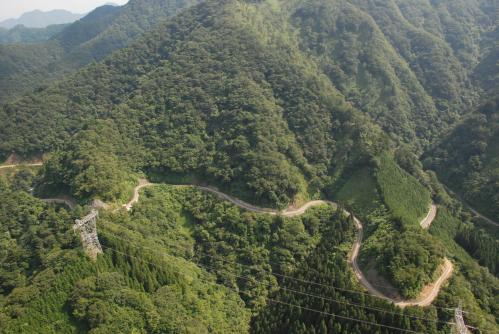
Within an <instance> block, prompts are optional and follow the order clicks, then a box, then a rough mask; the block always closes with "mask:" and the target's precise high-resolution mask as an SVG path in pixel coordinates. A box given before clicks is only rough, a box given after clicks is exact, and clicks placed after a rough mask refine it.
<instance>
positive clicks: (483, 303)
mask: <svg viewBox="0 0 499 334" xmlns="http://www.w3.org/2000/svg"><path fill="white" fill-rule="evenodd" d="M462 228H470V226H464V224H463V223H462V221H461V219H460V217H459V214H458V212H453V211H452V210H450V209H449V208H447V207H441V208H440V209H439V212H438V215H437V218H436V219H435V221H434V222H433V224H432V226H431V228H430V232H431V234H432V235H433V236H434V237H435V238H438V239H439V240H440V241H441V242H442V243H443V245H444V246H445V248H446V250H447V253H448V256H450V257H451V259H452V260H453V262H454V263H457V266H458V267H457V268H458V272H455V274H454V278H453V279H452V280H451V282H450V286H449V288H448V289H446V290H444V291H443V292H442V293H441V294H440V295H439V297H438V299H437V300H436V305H437V306H443V305H449V304H458V303H459V302H462V303H464V305H465V306H466V308H467V309H468V310H469V312H470V313H469V314H468V316H467V320H468V322H472V323H474V324H475V325H476V326H477V327H479V328H481V330H482V331H487V330H490V331H494V330H495V328H497V319H498V316H499V308H498V307H497V305H498V293H497V292H498V288H497V287H498V284H499V282H498V279H497V278H496V277H494V276H493V275H491V274H490V272H489V270H488V269H486V268H484V267H481V266H479V265H478V263H477V262H476V261H475V260H474V259H473V258H472V257H471V256H470V254H468V253H467V252H466V250H465V249H463V248H462V247H461V246H460V245H459V244H458V243H457V242H456V241H455V239H456V237H457V235H458V233H459V231H460V230H461V229H462Z"/></svg>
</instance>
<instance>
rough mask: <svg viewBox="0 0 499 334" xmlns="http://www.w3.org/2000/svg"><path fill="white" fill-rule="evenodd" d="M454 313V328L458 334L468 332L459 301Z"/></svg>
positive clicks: (466, 333)
mask: <svg viewBox="0 0 499 334" xmlns="http://www.w3.org/2000/svg"><path fill="white" fill-rule="evenodd" d="M454 315H455V318H456V328H457V332H458V334H468V333H469V332H468V328H467V327H466V325H465V324H464V318H463V310H462V308H461V303H459V306H458V307H457V308H456V311H455V313H454Z"/></svg>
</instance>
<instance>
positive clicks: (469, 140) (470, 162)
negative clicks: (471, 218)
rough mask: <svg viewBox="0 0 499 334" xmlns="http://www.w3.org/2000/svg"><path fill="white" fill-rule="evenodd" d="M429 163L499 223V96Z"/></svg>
mask: <svg viewBox="0 0 499 334" xmlns="http://www.w3.org/2000/svg"><path fill="white" fill-rule="evenodd" d="M426 163H427V165H428V166H429V167H430V168H432V169H435V170H436V171H437V172H438V173H439V175H441V177H442V179H443V181H444V182H445V183H446V184H448V185H449V186H450V187H451V188H452V189H453V190H455V191H457V192H458V193H460V194H461V195H462V197H463V198H464V199H465V200H466V201H468V202H469V203H470V204H472V206H473V207H475V208H476V209H477V210H479V211H481V212H482V213H484V214H486V215H488V216H489V217H490V218H491V219H493V220H495V221H499V97H496V98H495V99H492V100H490V101H488V102H486V103H484V104H483V105H482V106H481V107H480V108H478V110H476V111H475V112H473V113H472V114H470V115H469V116H467V117H466V118H465V119H463V120H462V121H461V122H460V123H459V124H458V125H456V127H455V128H454V129H453V130H452V131H451V132H450V133H449V134H448V135H447V136H445V137H444V138H443V139H442V140H441V142H440V143H439V144H438V146H437V147H436V148H435V149H434V150H432V151H431V152H430V153H428V157H427V159H426Z"/></svg>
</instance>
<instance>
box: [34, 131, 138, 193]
mask: <svg viewBox="0 0 499 334" xmlns="http://www.w3.org/2000/svg"><path fill="white" fill-rule="evenodd" d="M124 146H126V140H125V139H124V138H122V137H121V135H120V133H119V132H118V131H117V130H116V128H115V127H114V126H113V124H112V123H111V122H100V123H97V124H96V125H95V126H91V127H89V128H88V129H87V130H82V131H80V132H79V133H78V134H77V135H75V136H74V137H73V138H71V141H70V143H68V145H67V147H66V150H65V151H63V152H60V153H56V154H54V155H53V156H52V157H51V158H50V159H49V160H48V161H47V162H46V163H45V164H44V166H43V169H42V175H41V180H40V181H39V183H40V184H41V187H40V188H41V189H39V191H40V192H42V193H43V192H45V193H47V192H49V193H50V192H54V191H60V190H61V189H67V190H68V191H69V192H70V194H71V195H73V196H75V197H77V198H82V199H92V198H99V199H102V200H104V201H113V200H116V199H123V200H125V199H126V198H128V196H129V193H130V192H131V188H132V185H133V177H132V176H131V175H130V171H129V166H128V165H126V166H124V164H125V163H126V159H124V160H125V161H120V159H119V158H118V156H119V155H118V154H119V150H121V149H122V148H123V147H124ZM127 150H128V151H131V152H133V148H132V147H127Z"/></svg>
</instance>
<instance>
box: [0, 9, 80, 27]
mask: <svg viewBox="0 0 499 334" xmlns="http://www.w3.org/2000/svg"><path fill="white" fill-rule="evenodd" d="M85 15H86V14H77V13H72V12H70V11H67V10H64V9H55V10H51V11H48V12H44V11H41V10H33V11H31V12H26V13H24V14H22V15H21V16H20V17H19V18H17V19H13V18H12V19H7V20H4V21H1V22H0V27H1V28H6V29H11V28H14V27H15V26H18V25H23V26H25V27H28V28H45V27H47V26H49V25H52V24H64V23H72V22H74V21H76V20H79V19H81V18H82V17H83V16H85Z"/></svg>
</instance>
